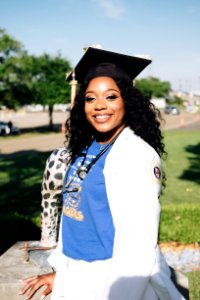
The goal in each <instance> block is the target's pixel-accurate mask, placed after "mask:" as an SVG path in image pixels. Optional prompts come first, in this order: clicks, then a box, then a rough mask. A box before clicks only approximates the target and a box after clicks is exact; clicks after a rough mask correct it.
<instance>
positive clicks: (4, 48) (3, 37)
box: [0, 28, 23, 63]
mask: <svg viewBox="0 0 200 300" xmlns="http://www.w3.org/2000/svg"><path fill="white" fill-rule="evenodd" d="M22 50H23V45H22V44H21V43H20V42H19V41H17V40H16V39H14V38H12V37H10V36H9V35H8V34H7V32H6V30H5V29H3V28H0V63H3V62H4V61H5V60H6V59H8V58H9V57H10V56H13V55H16V54H20V53H21V52H22Z"/></svg>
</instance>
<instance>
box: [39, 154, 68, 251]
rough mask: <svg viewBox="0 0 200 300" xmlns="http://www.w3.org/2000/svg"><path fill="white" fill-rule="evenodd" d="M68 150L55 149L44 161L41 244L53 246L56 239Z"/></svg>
mask: <svg viewBox="0 0 200 300" xmlns="http://www.w3.org/2000/svg"><path fill="white" fill-rule="evenodd" d="M69 160H70V156H69V152H68V150H67V149H66V148H58V149H55V150H54V151H53V152H52V154H51V155H50V156H49V158H48V159H47V161H46V166H45V171H44V175H43V181H42V190H41V193H42V204H41V205H42V213H41V245H42V246H46V247H52V246H55V245H56V243H57V239H58V231H59V224H60V216H61V208H62V188H63V181H64V178H65V174H66V171H67V166H68V165H69Z"/></svg>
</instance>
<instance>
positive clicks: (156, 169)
mask: <svg viewBox="0 0 200 300" xmlns="http://www.w3.org/2000/svg"><path fill="white" fill-rule="evenodd" d="M151 174H152V177H153V179H154V181H155V182H156V183H158V184H161V180H162V168H161V164H160V162H159V161H158V160H156V159H154V160H153V162H152V164H151Z"/></svg>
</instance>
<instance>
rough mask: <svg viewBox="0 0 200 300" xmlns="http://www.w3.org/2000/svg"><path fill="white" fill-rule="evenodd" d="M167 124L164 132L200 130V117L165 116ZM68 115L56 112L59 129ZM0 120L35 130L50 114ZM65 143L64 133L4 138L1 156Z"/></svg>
mask: <svg viewBox="0 0 200 300" xmlns="http://www.w3.org/2000/svg"><path fill="white" fill-rule="evenodd" d="M163 117H164V119H165V124H162V128H163V130H172V129H180V130H189V129H197V130H200V115H199V114H198V115H194V114H188V113H185V112H184V113H181V114H180V115H178V116H172V115H164V116H163ZM66 118H67V114H66V113H62V112H56V113H54V115H53V120H54V123H55V124H59V127H61V125H62V124H63V123H64V122H65V120H66ZM0 120H5V121H8V120H12V121H13V123H14V124H16V125H17V126H18V127H20V128H23V129H25V128H35V127H39V126H45V125H47V124H48V114H47V113H45V112H41V113H24V112H19V113H12V114H11V113H10V114H4V115H2V113H1V115H0ZM64 141H65V136H64V133H62V132H60V133H51V134H42V135H31V136H29V137H28V136H26V135H23V134H22V135H21V136H19V137H12V138H11V137H9V138H7V137H3V138H1V139H0V155H2V154H17V153H21V152H22V151H31V150H35V151H43V152H44V151H52V150H53V149H55V148H57V147H60V146H63V145H64Z"/></svg>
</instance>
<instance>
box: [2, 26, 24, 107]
mask: <svg viewBox="0 0 200 300" xmlns="http://www.w3.org/2000/svg"><path fill="white" fill-rule="evenodd" d="M25 55H26V53H25V51H24V49H23V45H22V44H21V43H20V42H19V41H17V40H16V39H14V38H12V37H10V36H9V35H8V34H7V32H6V30H5V29H2V28H0V105H6V106H7V107H9V108H16V107H17V106H18V105H19V104H20V100H21V99H22V98H23V97H24V96H25V95H26V97H27V93H28V94H29V95H30V91H29V89H28V86H27V79H28V77H27V76H26V75H25V74H24V72H23V64H22V61H21V57H22V56H25Z"/></svg>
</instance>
